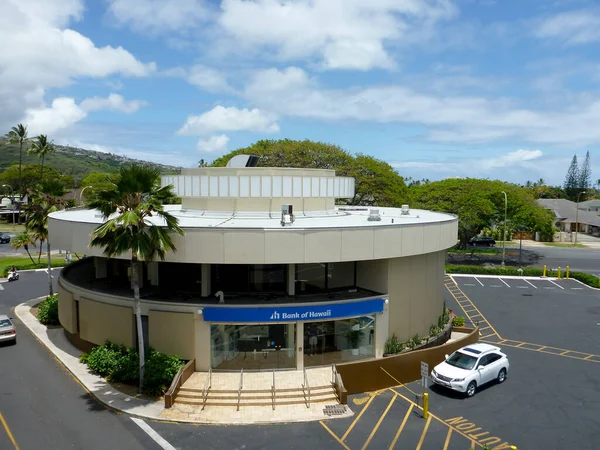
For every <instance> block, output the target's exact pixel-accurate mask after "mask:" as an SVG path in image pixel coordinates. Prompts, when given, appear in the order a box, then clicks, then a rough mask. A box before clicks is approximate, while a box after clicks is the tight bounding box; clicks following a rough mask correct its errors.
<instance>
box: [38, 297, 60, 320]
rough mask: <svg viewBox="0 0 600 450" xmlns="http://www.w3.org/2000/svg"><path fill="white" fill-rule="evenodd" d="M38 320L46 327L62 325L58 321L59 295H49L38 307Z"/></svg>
mask: <svg viewBox="0 0 600 450" xmlns="http://www.w3.org/2000/svg"><path fill="white" fill-rule="evenodd" d="M37 318H38V320H39V321H40V323H42V324H44V325H60V322H59V320H58V294H53V295H48V296H47V297H46V300H44V301H43V302H42V303H40V304H39V306H38V314H37Z"/></svg>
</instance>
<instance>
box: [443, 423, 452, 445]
mask: <svg viewBox="0 0 600 450" xmlns="http://www.w3.org/2000/svg"><path fill="white" fill-rule="evenodd" d="M450 436H452V428H450V427H448V434H447V435H446V442H444V448H443V449H442V450H448V445H449V444H450Z"/></svg>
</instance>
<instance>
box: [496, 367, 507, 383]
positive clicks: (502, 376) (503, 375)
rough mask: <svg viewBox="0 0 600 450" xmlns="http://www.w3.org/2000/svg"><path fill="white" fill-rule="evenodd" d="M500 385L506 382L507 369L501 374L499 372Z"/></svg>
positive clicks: (502, 370) (501, 371)
mask: <svg viewBox="0 0 600 450" xmlns="http://www.w3.org/2000/svg"><path fill="white" fill-rule="evenodd" d="M497 380H498V383H504V381H505V380H506V369H501V370H500V372H498V378H497Z"/></svg>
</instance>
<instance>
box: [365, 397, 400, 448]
mask: <svg viewBox="0 0 600 450" xmlns="http://www.w3.org/2000/svg"><path fill="white" fill-rule="evenodd" d="M397 398H398V396H397V395H394V396H393V397H392V399H391V400H390V403H389V404H388V405H387V408H385V411H384V412H383V414H382V415H381V417H380V418H379V420H378V421H377V423H376V424H375V427H373V430H372V431H371V434H370V435H369V437H368V438H367V441H366V442H365V445H363V446H362V450H365V449H366V448H367V446H368V445H369V443H370V442H371V439H373V436H375V433H377V430H378V429H379V427H380V426H381V422H383V419H385V416H386V414H387V413H388V411H389V410H390V408H391V407H392V405H393V404H394V402H395V401H396V399H397Z"/></svg>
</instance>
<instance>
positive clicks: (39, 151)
mask: <svg viewBox="0 0 600 450" xmlns="http://www.w3.org/2000/svg"><path fill="white" fill-rule="evenodd" d="M52 152H54V143H53V142H52V141H48V136H47V135H45V134H40V135H39V136H37V137H36V138H35V141H33V144H31V148H30V149H29V153H30V154H32V155H37V156H38V158H40V159H41V160H42V168H41V170H40V182H41V181H42V180H43V179H44V158H45V157H46V156H47V155H49V154H50V153H52Z"/></svg>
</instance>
